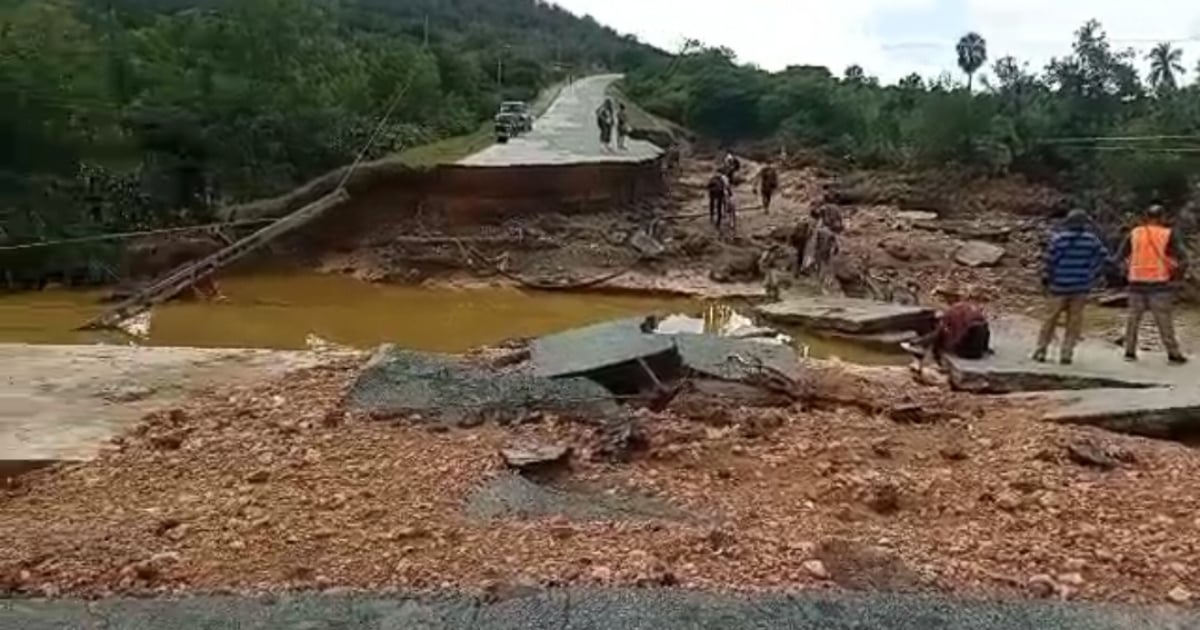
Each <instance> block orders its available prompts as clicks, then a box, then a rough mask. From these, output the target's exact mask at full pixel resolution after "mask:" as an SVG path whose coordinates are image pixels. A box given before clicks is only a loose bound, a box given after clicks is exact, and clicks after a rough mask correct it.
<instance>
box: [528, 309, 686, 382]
mask: <svg viewBox="0 0 1200 630" xmlns="http://www.w3.org/2000/svg"><path fill="white" fill-rule="evenodd" d="M645 321H646V320H645V318H629V319H619V320H616V321H611V322H604V323H602V324H595V325H593V326H586V327H584V328H576V329H573V330H568V331H565V332H561V333H557V334H553V335H546V336H545V337H538V338H537V339H534V340H533V344H532V345H531V358H532V360H533V372H534V374H536V375H538V376H545V377H549V378H560V377H564V376H578V375H581V374H587V373H588V372H594V371H596V370H600V369H603V368H607V367H612V366H614V365H620V364H622V363H627V362H630V361H636V360H638V359H642V360H647V361H648V360H653V359H661V358H663V357H669V356H670V355H673V354H676V350H675V342H674V340H673V339H672V338H670V337H664V336H662V335H654V334H647V333H646V332H643V331H642V325H643V323H645Z"/></svg>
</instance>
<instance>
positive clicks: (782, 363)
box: [674, 334, 800, 381]
mask: <svg viewBox="0 0 1200 630" xmlns="http://www.w3.org/2000/svg"><path fill="white" fill-rule="evenodd" d="M674 339H675V343H676V347H677V348H678V350H679V356H680V359H681V360H682V362H683V367H684V369H685V370H687V371H689V372H691V373H693V374H699V375H702V376H707V377H709V378H716V379H723V380H727V381H743V380H746V379H747V378H750V377H752V376H754V375H755V374H756V373H758V372H759V371H760V370H759V368H758V367H757V366H761V367H762V368H767V369H771V370H776V371H778V372H781V373H782V374H784V375H786V376H787V377H789V378H792V379H796V378H799V376H800V362H799V361H798V360H797V357H796V351H795V350H793V349H792V348H791V347H790V346H784V345H779V344H774V343H766V342H763V341H754V340H749V339H732V338H729V337H718V336H715V335H689V334H678V335H674Z"/></svg>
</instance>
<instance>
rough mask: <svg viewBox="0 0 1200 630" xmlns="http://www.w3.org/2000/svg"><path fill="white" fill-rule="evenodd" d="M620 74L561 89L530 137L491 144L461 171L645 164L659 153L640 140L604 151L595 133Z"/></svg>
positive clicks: (473, 157)
mask: <svg viewBox="0 0 1200 630" xmlns="http://www.w3.org/2000/svg"><path fill="white" fill-rule="evenodd" d="M620 78H621V75H619V74H606V75H599V76H594V77H588V78H586V79H580V80H579V81H576V82H574V83H572V84H570V85H568V86H566V87H565V88H563V90H562V93H560V94H559V95H558V98H556V99H554V103H552V104H551V105H550V109H548V110H546V113H545V114H543V115H542V117H541V118H538V119H537V120H536V121H535V122H534V124H533V131H531V132H529V133H527V134H525V135H522V136H518V137H516V138H513V139H511V140H509V141H508V143H506V144H494V145H492V146H490V147H488V148H486V149H484V150H483V151H480V152H479V153H476V154H475V155H472V156H469V157H467V158H464V159H463V160H461V161H460V162H459V164H462V165H464V166H493V167H503V166H547V165H566V164H588V163H612V162H644V161H647V160H652V159H654V158H656V157H658V156H659V155H660V154H661V153H662V150H661V149H659V148H658V147H657V146H655V145H653V144H651V143H649V142H646V141H644V140H633V139H629V140H628V141H627V142H626V146H625V149H618V148H616V147H615V143H616V138H615V135H614V138H613V141H614V146H613V148H611V149H609V148H605V147H604V146H603V145H601V144H600V131H599V130H598V129H597V128H596V109H597V108H599V107H600V104H601V103H603V102H604V99H605V97H606V96H607V90H608V86H609V85H611V84H612V83H613V82H614V81H616V80H617V79H620Z"/></svg>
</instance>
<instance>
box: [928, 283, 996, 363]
mask: <svg viewBox="0 0 1200 630" xmlns="http://www.w3.org/2000/svg"><path fill="white" fill-rule="evenodd" d="M949 297H950V299H951V301H952V304H951V305H950V306H949V307H948V308H947V309H946V310H945V311H943V312H942V313H941V314H940V315H938V321H937V327H936V328H934V330H933V332H931V333H929V334H927V335H925V336H924V337H922V338H920V339H918V340H917V341H916V342H914V344H913V345H914V346H915V347H916V348H920V349H923V350H924V352H923V353H922V354H921V358H920V359H919V360H918V362H917V364H916V366H915V371H916V373H917V375H918V376H921V375H922V374H923V373H924V369H925V363H926V362H927V361H928V360H929V359H930V358H932V359H933V360H934V362H935V363H938V364H941V362H942V357H944V356H945V355H946V354H952V355H954V356H957V357H961V358H964V359H971V360H978V359H982V358H984V357H986V356H987V355H989V354H991V351H992V350H991V343H992V331H991V327H990V326H989V325H988V318H987V315H986V314H985V313H984V311H983V309H982V308H980V307H979V306H978V305H976V304H975V303H973V302H971V301H968V300H960V299H959V297H958V296H957V295H953V294H952V295H950V296H949Z"/></svg>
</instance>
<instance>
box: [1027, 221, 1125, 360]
mask: <svg viewBox="0 0 1200 630" xmlns="http://www.w3.org/2000/svg"><path fill="white" fill-rule="evenodd" d="M1090 224H1091V221H1090V219H1089V218H1088V215H1087V213H1086V212H1084V211H1083V210H1079V209H1076V210H1072V211H1071V212H1070V213H1068V214H1067V218H1066V220H1065V221H1064V222H1063V227H1062V229H1061V230H1060V231H1058V232H1057V233H1055V234H1054V236H1053V237H1051V239H1050V244H1049V245H1048V246H1047V247H1046V253H1045V256H1044V258H1043V261H1044V262H1043V264H1044V267H1043V270H1042V286H1043V287H1045V288H1046V290H1047V291H1048V292H1049V293H1050V300H1051V301H1050V310H1049V314H1048V316H1047V317H1046V321H1045V323H1044V324H1043V325H1042V330H1041V333H1040V334H1039V335H1038V341H1037V350H1035V351H1034V353H1033V360H1034V361H1037V362H1039V363H1042V362H1045V361H1046V351H1047V349H1049V347H1050V340H1051V339H1053V338H1054V331H1055V330H1056V329H1057V328H1058V321H1059V320H1060V319H1061V318H1062V317H1063V315H1064V314H1065V315H1066V319H1067V321H1066V331H1065V334H1064V337H1063V343H1062V351H1061V353H1060V356H1059V360H1060V362H1061V363H1062V364H1063V365H1070V364H1071V363H1072V362H1073V361H1074V356H1075V345H1076V344H1077V343H1079V337H1080V336H1081V334H1082V333H1083V309H1084V306H1086V305H1087V299H1088V293H1090V292H1091V290H1092V289H1093V288H1095V286H1096V283H1097V281H1098V280H1099V278H1100V276H1101V274H1102V273H1103V271H1104V264H1105V261H1107V260H1108V248H1107V247H1105V246H1104V243H1103V242H1102V241H1101V240H1100V239H1099V238H1098V237H1097V236H1096V235H1095V234H1093V233H1092V231H1091V230H1090V229H1089V226H1090Z"/></svg>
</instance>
